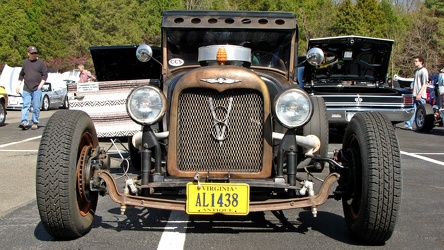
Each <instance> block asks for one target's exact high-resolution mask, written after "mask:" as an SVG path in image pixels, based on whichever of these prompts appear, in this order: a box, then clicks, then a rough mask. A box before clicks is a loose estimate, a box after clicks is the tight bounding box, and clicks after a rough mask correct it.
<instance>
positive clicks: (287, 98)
mask: <svg viewBox="0 0 444 250" xmlns="http://www.w3.org/2000/svg"><path fill="white" fill-rule="evenodd" d="M273 108H274V109H273V110H274V114H275V116H276V117H277V119H278V120H279V122H280V123H281V124H282V125H284V126H285V127H287V128H296V127H300V126H303V125H305V124H306V123H307V122H308V121H309V120H310V118H311V115H312V114H313V104H312V103H311V99H310V97H309V96H308V95H307V94H306V93H305V92H304V91H302V90H300V89H288V90H285V91H284V92H282V93H280V94H279V95H278V96H276V98H275V101H274V106H273Z"/></svg>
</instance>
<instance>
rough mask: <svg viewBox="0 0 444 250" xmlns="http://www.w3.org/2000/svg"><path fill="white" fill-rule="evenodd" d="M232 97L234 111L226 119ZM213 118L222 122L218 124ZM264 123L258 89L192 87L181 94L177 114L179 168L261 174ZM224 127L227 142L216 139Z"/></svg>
mask: <svg viewBox="0 0 444 250" xmlns="http://www.w3.org/2000/svg"><path fill="white" fill-rule="evenodd" d="M230 98H232V100H231V109H230V111H229V115H228V118H227V119H226V120H225V118H226V114H227V112H228V110H229V106H230ZM210 100H211V101H210ZM210 102H212V106H213V110H214V115H213V113H212V109H211V108H210V107H211V105H210ZM213 116H216V118H217V119H218V120H219V122H216V124H215V122H214V119H213ZM263 121H264V101H263V98H262V95H261V93H260V92H258V91H256V90H251V89H235V90H227V91H224V92H222V93H220V92H218V91H216V90H212V89H198V88H191V89H186V90H184V91H182V93H181V94H180V96H179V103H178V114H177V124H178V126H177V151H176V152H177V169H178V170H180V171H186V172H196V171H199V172H208V171H209V172H212V171H216V172H225V171H227V172H243V173H257V172H260V171H261V169H262V166H263V157H262V156H263V153H264V127H263V123H264V122H263ZM224 122H225V124H228V125H227V126H225V125H224ZM224 126H225V127H226V129H225V134H224V136H223V138H224V139H223V140H216V138H215V137H217V135H218V133H217V132H216V131H217V130H216V127H219V135H221V134H222V130H223V127H224Z"/></svg>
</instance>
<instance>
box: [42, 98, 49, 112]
mask: <svg viewBox="0 0 444 250" xmlns="http://www.w3.org/2000/svg"><path fill="white" fill-rule="evenodd" d="M48 109H49V97H48V96H47V95H45V96H43V100H42V110H43V111H46V110H48Z"/></svg>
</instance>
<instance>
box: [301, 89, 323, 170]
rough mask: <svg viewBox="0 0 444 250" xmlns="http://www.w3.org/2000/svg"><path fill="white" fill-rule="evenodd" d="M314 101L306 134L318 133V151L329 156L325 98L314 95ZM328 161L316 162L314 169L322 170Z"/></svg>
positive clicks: (312, 98)
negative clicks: (319, 145)
mask: <svg viewBox="0 0 444 250" xmlns="http://www.w3.org/2000/svg"><path fill="white" fill-rule="evenodd" d="M311 100H312V102H313V106H314V109H313V116H312V117H311V120H310V121H309V122H308V123H307V124H306V125H305V126H304V132H303V133H304V135H316V136H317V137H319V140H320V141H321V148H320V149H319V151H318V152H316V153H318V154H319V155H320V156H321V157H327V156H328V132H329V131H328V119H327V108H326V107H325V102H324V98H322V97H320V96H312V97H311ZM325 165H327V163H326V162H320V163H316V165H315V168H314V171H315V172H317V171H318V172H321V171H322V170H323V169H324V167H325Z"/></svg>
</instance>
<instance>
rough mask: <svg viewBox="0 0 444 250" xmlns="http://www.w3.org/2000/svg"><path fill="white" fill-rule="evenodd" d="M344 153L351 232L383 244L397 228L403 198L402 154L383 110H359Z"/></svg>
mask: <svg viewBox="0 0 444 250" xmlns="http://www.w3.org/2000/svg"><path fill="white" fill-rule="evenodd" d="M342 154H343V156H344V157H345V160H344V162H345V163H346V164H344V165H346V167H347V169H346V170H345V172H344V173H342V175H341V180H340V185H342V186H343V187H344V189H345V193H344V195H343V197H342V205H343V209H344V216H345V221H346V224H347V227H348V229H349V231H350V232H351V235H352V236H353V237H354V238H356V239H357V240H359V241H362V242H365V243H369V244H382V243H384V242H385V241H386V240H388V239H389V238H390V237H391V235H392V233H393V230H394V227H395V223H396V218H397V214H398V211H399V207H400V202H401V186H402V184H401V157H400V151H399V146H398V140H397V137H396V133H395V129H394V128H393V126H392V124H391V123H390V121H389V120H388V118H386V116H384V115H382V114H380V113H374V112H363V113H357V114H356V115H354V116H353V118H352V119H351V121H350V123H349V125H348V127H347V129H346V131H345V135H344V142H343V145H342Z"/></svg>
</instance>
